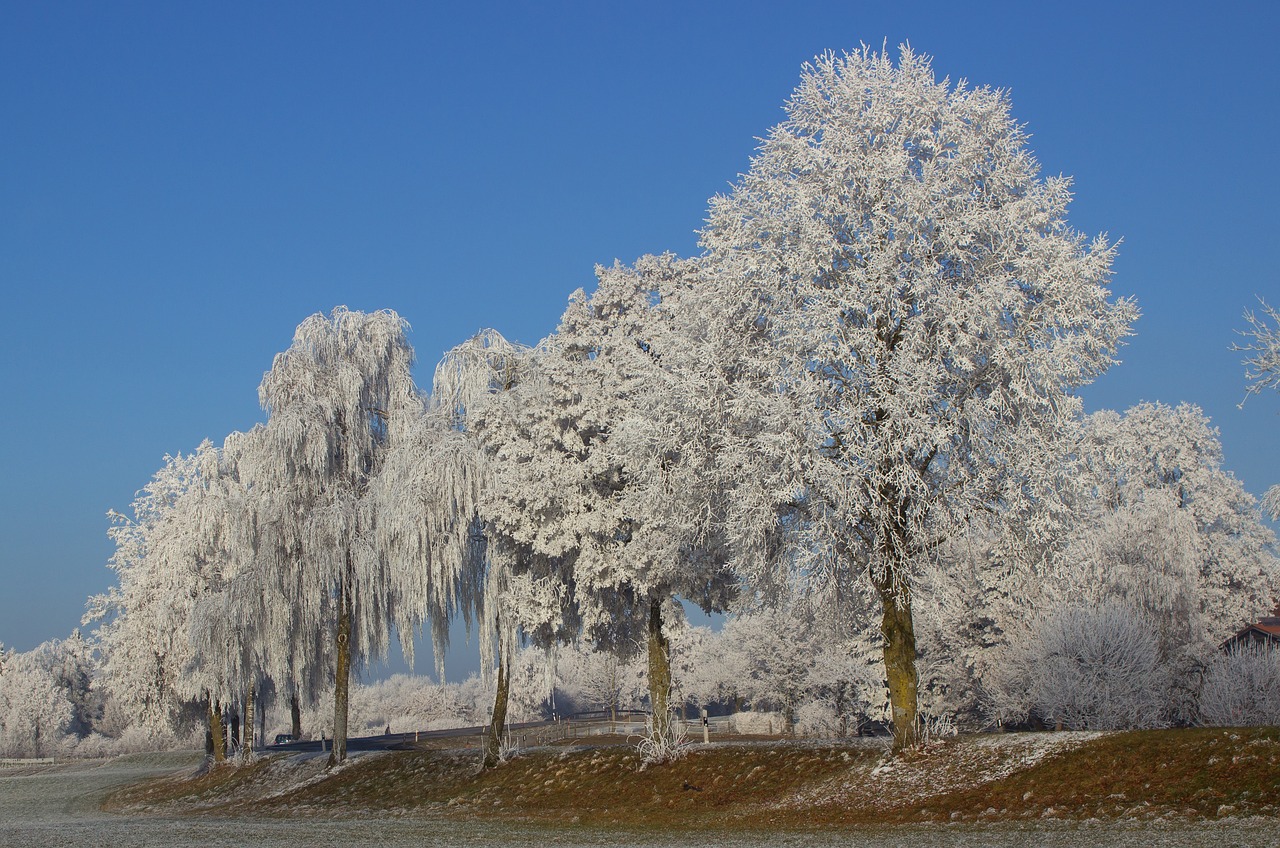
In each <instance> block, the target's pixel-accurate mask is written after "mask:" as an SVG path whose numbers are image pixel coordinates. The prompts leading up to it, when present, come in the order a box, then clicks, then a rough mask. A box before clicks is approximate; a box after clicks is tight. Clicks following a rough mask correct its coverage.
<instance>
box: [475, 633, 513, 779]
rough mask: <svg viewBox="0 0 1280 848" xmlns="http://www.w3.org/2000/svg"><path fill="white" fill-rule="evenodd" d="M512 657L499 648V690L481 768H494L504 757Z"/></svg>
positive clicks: (494, 701)
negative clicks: (503, 749)
mask: <svg viewBox="0 0 1280 848" xmlns="http://www.w3.org/2000/svg"><path fill="white" fill-rule="evenodd" d="M510 665H511V659H510V658H509V657H507V656H506V653H505V652H504V651H503V650H502V648H501V647H499V648H498V691H497V694H495V695H494V698H493V720H492V721H490V722H489V730H488V732H487V733H485V737H484V762H483V763H482V764H481V768H487V769H488V768H493V767H494V766H496V765H497V764H498V762H499V761H500V760H501V758H502V733H503V728H504V727H505V726H506V723H507V699H508V697H509V696H510V693H511V672H510Z"/></svg>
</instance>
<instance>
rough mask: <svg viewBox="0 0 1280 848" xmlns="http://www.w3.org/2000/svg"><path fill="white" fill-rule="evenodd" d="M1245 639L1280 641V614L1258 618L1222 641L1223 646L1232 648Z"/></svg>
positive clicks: (1252, 640)
mask: <svg viewBox="0 0 1280 848" xmlns="http://www.w3.org/2000/svg"><path fill="white" fill-rule="evenodd" d="M1243 641H1250V642H1280V615H1270V616H1267V617H1265V618H1260V619H1258V621H1257V622H1256V623H1254V624H1250V625H1249V626H1248V627H1245V628H1243V629H1242V630H1239V631H1237V632H1236V634H1235V635H1234V636H1232V637H1231V638H1230V639H1227V641H1225V642H1223V643H1222V647H1223V648H1230V647H1231V646H1232V645H1235V644H1238V643H1240V642H1243Z"/></svg>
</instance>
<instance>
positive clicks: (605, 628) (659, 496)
mask: <svg viewBox="0 0 1280 848" xmlns="http://www.w3.org/2000/svg"><path fill="white" fill-rule="evenodd" d="M692 270H693V269H692V267H691V266H688V265H687V264H686V263H680V262H677V261H675V260H674V259H672V258H671V257H645V258H643V259H641V260H640V261H639V262H637V263H636V265H635V266H634V267H630V268H628V267H622V266H617V267H613V268H608V269H600V270H599V271H598V274H597V275H598V278H599V283H598V286H597V288H596V291H595V292H594V293H592V294H591V295H590V296H587V295H586V294H585V293H583V292H577V293H575V294H574V296H573V297H572V298H571V299H570V303H569V306H568V308H567V309H566V310H565V313H564V315H563V317H562V318H561V322H560V326H559V328H558V330H557V332H556V333H555V334H554V335H553V336H551V337H549V338H547V339H545V340H544V341H543V342H542V344H541V345H540V346H539V351H538V356H537V357H536V358H535V359H534V360H532V367H531V368H530V371H529V373H528V374H527V375H526V376H525V378H524V380H523V382H522V383H521V384H520V385H519V386H517V387H515V388H514V389H513V390H512V391H510V392H507V393H504V394H503V395H502V396H500V397H497V398H496V399H495V402H494V403H493V404H490V405H488V406H487V407H485V408H484V410H483V411H482V412H481V413H480V414H477V415H474V416H472V419H471V422H470V426H471V427H472V430H473V431H474V432H475V434H476V436H477V438H478V439H479V440H480V441H481V442H482V443H483V444H484V445H485V448H486V451H488V452H489V454H490V456H491V458H492V461H493V463H494V466H495V471H494V473H495V476H496V478H497V484H496V485H495V486H494V487H493V492H492V497H491V498H490V499H488V500H487V501H486V506H485V508H484V510H483V512H484V515H485V518H486V520H487V522H488V525H489V526H490V527H491V528H492V530H493V532H494V533H495V535H496V536H497V537H499V538H501V539H505V540H509V541H510V543H511V544H512V545H513V546H515V547H516V548H517V549H519V550H522V551H524V552H527V554H528V555H529V556H532V557H535V558H537V557H542V558H546V559H550V560H555V561H558V562H559V563H560V564H561V565H562V566H563V568H564V571H563V572H562V573H563V574H564V575H565V580H566V582H567V583H568V584H569V585H568V588H569V590H570V591H571V592H572V594H573V598H574V601H575V603H576V606H577V609H578V610H579V611H580V613H581V616H582V627H583V635H584V636H585V638H586V639H587V640H588V641H590V642H591V643H592V644H593V645H595V646H597V647H599V648H601V649H605V650H615V651H620V652H622V653H623V654H626V653H628V652H630V651H631V650H632V649H633V648H634V647H636V646H638V643H640V642H641V641H643V643H644V644H645V646H646V650H647V654H648V669H649V690H650V700H651V707H652V711H653V722H654V732H653V738H654V740H655V741H657V742H658V744H659V746H662V745H665V744H667V742H668V741H669V739H670V734H669V702H670V692H671V667H670V646H669V644H668V632H667V630H666V629H665V628H664V622H665V621H667V619H668V618H669V617H670V616H671V614H672V612H673V611H674V609H675V604H674V600H673V599H674V597H675V596H681V597H683V598H686V599H688V600H690V601H693V602H694V603H697V604H699V605H700V606H702V607H703V608H704V609H708V610H710V609H724V608H725V606H726V605H727V602H728V600H729V598H730V597H731V595H732V591H733V588H734V581H733V579H732V575H731V573H730V571H729V570H728V568H727V567H726V566H727V563H726V556H725V553H724V550H725V546H724V539H723V538H722V535H721V533H720V525H719V523H718V519H717V516H718V515H720V514H722V510H720V509H718V508H717V507H718V506H719V499H720V498H721V497H722V496H723V492H722V491H718V490H716V489H715V487H714V486H712V485H711V484H710V480H711V477H710V471H711V470H712V468H713V462H712V459H713V453H712V452H711V451H710V449H709V447H708V445H707V442H706V434H707V430H706V429H705V428H700V427H698V426H697V425H698V423H699V421H701V420H702V419H701V418H700V417H699V416H696V415H692V414H689V413H688V412H687V410H690V409H691V408H692V407H693V406H694V405H695V404H697V403H702V404H703V405H704V407H705V401H706V397H705V396H695V395H696V393H694V392H692V391H691V389H692V386H693V384H692V383H690V382H689V381H688V380H681V379H680V378H679V376H678V375H677V371H676V369H674V367H673V363H675V362H677V361H679V360H681V359H682V357H683V355H684V345H685V339H683V338H682V337H681V336H680V334H679V333H678V331H677V322H676V319H675V316H674V314H673V313H672V311H671V305H670V304H669V303H668V298H669V297H671V296H672V295H673V294H674V292H676V291H678V290H681V289H682V288H686V287H687V286H688V285H689V283H690V275H691V272H692ZM704 411H709V410H705V409H704Z"/></svg>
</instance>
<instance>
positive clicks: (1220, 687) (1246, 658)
mask: <svg viewBox="0 0 1280 848" xmlns="http://www.w3.org/2000/svg"><path fill="white" fill-rule="evenodd" d="M1200 717H1201V720H1202V721H1203V722H1204V723H1205V724H1208V725H1214V726H1220V727H1252V726H1256V725H1275V724H1280V651H1277V650H1276V649H1275V648H1271V647H1267V646H1259V645H1249V646H1246V647H1242V648H1234V649H1232V650H1231V651H1230V652H1229V653H1226V654H1222V655H1220V656H1218V657H1216V658H1215V659H1214V660H1213V661H1212V662H1210V663H1209V665H1208V667H1207V668H1206V669H1205V673H1204V683H1203V685H1202V687H1201V689H1200Z"/></svg>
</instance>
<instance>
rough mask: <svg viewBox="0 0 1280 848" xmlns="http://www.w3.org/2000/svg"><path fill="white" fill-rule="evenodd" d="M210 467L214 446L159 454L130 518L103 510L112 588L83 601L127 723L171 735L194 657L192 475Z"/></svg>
mask: <svg viewBox="0 0 1280 848" xmlns="http://www.w3.org/2000/svg"><path fill="white" fill-rule="evenodd" d="M213 464H216V449H215V448H214V446H213V444H212V443H210V442H208V441H206V442H203V443H202V444H201V445H200V446H199V447H198V448H197V449H196V450H195V451H194V452H193V453H191V454H188V455H185V456H184V455H177V456H168V457H165V464H164V466H163V467H162V468H161V469H160V470H159V471H157V472H156V474H155V476H154V477H153V478H152V480H151V482H150V483H148V484H147V485H146V486H145V487H144V488H143V489H142V490H141V491H139V492H138V494H137V497H135V498H134V501H133V504H132V508H131V515H123V514H121V513H116V512H114V511H113V512H111V513H109V515H110V517H111V519H112V521H113V526H112V527H111V528H110V529H109V530H108V535H109V536H110V537H111V540H112V541H113V542H114V543H115V552H114V553H113V554H112V556H111V559H110V561H109V563H108V566H109V567H110V568H111V569H112V570H113V571H115V573H116V585H115V586H113V587H112V588H111V589H109V590H108V591H107V592H106V593H103V594H100V595H95V596H93V597H91V598H90V599H89V602H88V611H87V612H86V614H85V617H84V623H85V624H88V623H90V622H94V621H100V622H101V624H100V625H99V627H98V629H97V631H96V637H97V643H98V646H99V649H100V651H101V653H102V666H101V671H102V679H103V681H104V682H105V683H106V685H107V687H108V688H109V689H110V690H111V692H112V693H113V694H114V696H115V697H116V698H117V699H118V700H119V701H120V702H121V703H122V704H124V705H126V706H127V708H128V709H130V710H131V711H132V712H133V722H134V723H135V724H137V725H138V726H140V727H144V728H148V729H150V730H152V731H153V732H163V733H165V734H167V733H171V732H172V731H173V729H174V727H173V724H174V722H175V720H176V719H177V716H178V713H179V711H180V709H181V708H182V706H183V705H184V704H185V703H188V702H189V701H190V700H191V692H190V691H189V689H188V687H187V686H186V682H187V681H186V680H184V672H185V670H186V669H187V668H188V667H189V666H190V664H191V663H192V662H193V661H194V658H195V657H194V652H193V649H192V645H191V641H190V639H189V638H188V634H189V626H190V623H191V616H192V613H193V610H194V607H195V604H196V600H197V598H199V596H200V594H201V591H202V589H203V584H202V581H201V579H200V576H199V573H198V571H197V569H196V567H195V563H196V559H197V554H196V547H197V545H196V537H195V535H194V534H193V533H192V532H191V530H190V528H191V526H192V524H193V522H192V516H191V512H192V511H193V502H194V501H195V500H196V499H197V498H198V497H199V486H200V476H201V473H202V470H207V469H208V468H209V467H210V466H211V465H213Z"/></svg>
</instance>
